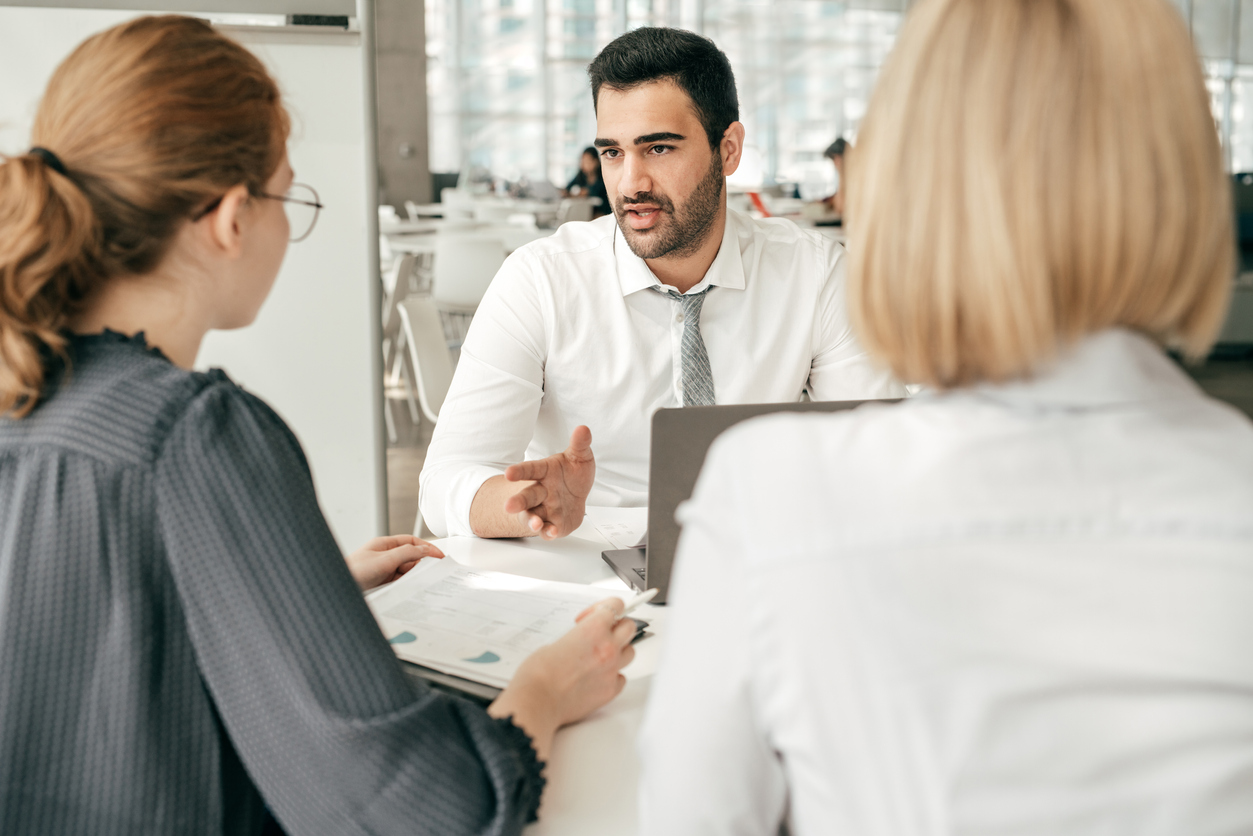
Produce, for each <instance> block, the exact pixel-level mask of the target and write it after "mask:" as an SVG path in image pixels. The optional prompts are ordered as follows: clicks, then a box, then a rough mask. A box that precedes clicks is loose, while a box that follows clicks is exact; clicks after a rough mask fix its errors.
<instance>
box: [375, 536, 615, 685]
mask: <svg viewBox="0 0 1253 836" xmlns="http://www.w3.org/2000/svg"><path fill="white" fill-rule="evenodd" d="M608 595H618V597H620V598H625V597H627V595H629V593H627V592H623V593H621V594H618V593H615V592H612V591H609V590H605V589H599V588H593V587H589V586H584V585H583V584H577V583H558V582H556V581H541V580H535V579H533V578H524V577H522V576H520V575H508V574H505V573H503V572H487V571H482V570H479V569H471V568H470V567H468V566H464V565H462V564H460V563H457V562H456V561H455V560H453V559H452V558H451V557H445V558H442V559H440V558H432V557H428V558H424V559H423V560H422V561H420V562H419V563H418V565H417V566H415V567H413V568H412V569H410V570H409V571H408V572H407V573H405V575H404V576H403V577H401V578H400V579H399V580H397V581H396V582H395V583H393V584H391V585H389V586H388V587H387V588H386V589H383V590H380V591H379V593H378V594H376V595H371V596H370V597H369V598H368V603H369V605H370V608H371V609H372V610H373V611H374V616H375V618H376V619H377V620H378V622H379V625H380V626H381V627H382V629H383V634H384V635H385V636H386V638H387V640H388V641H389V642H390V643H391V645H392V647H393V648H394V649H395V651H396V655H397V656H399V657H400V658H401V659H405V660H407V661H410V662H416V663H417V664H419V665H425V666H426V667H428V668H434V669H435V670H437V671H442V672H444V673H448V674H452V675H454V676H460V677H463V678H465V679H471V680H474V681H475V682H482V683H483V684H485V685H491V686H494V687H497V688H504V687H505V686H506V685H508V684H509V680H510V679H511V678H513V674H514V672H515V671H517V669H518V665H519V664H521V663H522V660H523V659H525V658H526V657H527V656H529V655H530V654H531V653H532V652H533V651H535V650H537V649H539V648H540V647H543V646H544V645H546V644H552V643H553V642H555V641H556V640H557V639H559V638H561V637H562V636H563V635H565V634H566V633H567V632H568V631H569V630H570V629H571V628H572V627H574V617H575V616H576V615H578V614H579V613H580V612H582V611H583V610H584V609H586V608H587V606H588V605H589V604H594V603H596V602H597V601H602V600H604V599H605V598H606V597H607V596H608Z"/></svg>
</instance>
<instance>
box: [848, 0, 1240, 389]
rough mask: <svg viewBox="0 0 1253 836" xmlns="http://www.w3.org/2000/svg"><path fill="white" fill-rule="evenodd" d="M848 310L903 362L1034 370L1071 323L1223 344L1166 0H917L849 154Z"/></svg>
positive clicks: (1215, 221)
mask: <svg viewBox="0 0 1253 836" xmlns="http://www.w3.org/2000/svg"><path fill="white" fill-rule="evenodd" d="M847 214H848V217H849V245H848V249H849V255H850V259H849V279H848V298H849V306H850V315H851V317H852V321H853V325H854V327H855V328H856V330H857V332H858V335H859V337H860V338H861V340H862V342H863V344H864V345H865V347H866V348H867V350H868V351H870V352H871V353H872V354H873V355H876V356H877V357H879V358H880V359H881V360H884V361H886V363H887V364H888V365H889V366H890V368H891V369H892V371H893V372H894V373H895V374H896V375H897V376H898V377H899V378H900V379H902V380H904V381H907V382H911V383H923V384H927V385H930V386H933V387H937V388H950V387H955V386H963V385H968V384H973V383H977V382H980V381H992V382H995V381H1004V380H1009V379H1013V378H1017V377H1023V376H1028V375H1029V374H1030V373H1031V372H1032V370H1033V369H1036V368H1038V367H1040V366H1041V365H1042V364H1045V363H1047V362H1048V361H1049V360H1051V359H1052V358H1054V357H1055V356H1057V354H1058V353H1059V352H1060V351H1064V350H1065V348H1066V347H1067V346H1068V345H1070V344H1073V343H1074V342H1075V341H1076V340H1078V339H1079V338H1080V337H1082V336H1084V335H1085V334H1089V333H1092V332H1095V331H1098V330H1101V329H1104V328H1110V327H1114V326H1121V327H1125V328H1129V329H1133V330H1135V331H1138V332H1140V333H1142V334H1145V335H1147V336H1149V337H1151V338H1152V339H1154V340H1156V341H1158V342H1159V343H1160V344H1162V345H1164V346H1171V347H1176V348H1178V349H1180V350H1182V351H1183V352H1184V353H1185V354H1186V355H1188V356H1189V357H1191V358H1194V359H1195V358H1199V357H1202V356H1204V355H1205V353H1206V352H1207V351H1208V350H1209V348H1210V346H1211V345H1212V344H1213V341H1214V340H1215V338H1216V336H1217V334H1218V331H1219V329H1220V328H1221V326H1222V322H1223V318H1224V315H1225V313H1226V308H1227V304H1228V299H1229V294H1230V285H1231V278H1232V269H1233V255H1234V251H1235V246H1234V237H1233V229H1232V216H1231V196H1230V191H1229V186H1228V183H1227V178H1226V175H1225V174H1224V172H1223V166H1222V157H1221V151H1220V148H1219V143H1218V137H1217V134H1216V132H1215V130H1214V122H1213V119H1212V117H1211V116H1210V111H1209V106H1208V96H1207V95H1206V90H1205V86H1204V83H1203V81H1202V78H1201V71H1200V62H1199V59H1198V58H1197V56H1196V53H1195V52H1194V51H1193V48H1192V42H1191V39H1190V38H1189V36H1188V32H1187V29H1186V27H1185V26H1184V24H1183V21H1182V19H1181V18H1180V16H1179V14H1178V12H1176V11H1175V10H1174V9H1173V8H1172V7H1171V6H1169V5H1168V3H1167V2H1166V0H921V2H919V3H918V4H917V6H916V7H915V9H914V10H913V11H912V12H911V14H910V16H909V18H908V19H907V21H906V23H905V24H904V26H903V28H902V32H901V35H900V37H899V39H898V41H897V44H896V48H895V50H894V51H893V53H892V54H891V56H890V57H889V59H888V61H887V63H886V65H885V66H884V68H883V72H882V75H881V76H880V79H879V82H878V85H877V87H876V89H875V92H874V96H873V98H872V101H871V103H870V106H869V109H868V111H867V113H866V117H865V120H864V122H863V123H862V128H861V131H860V136H859V137H858V143H857V147H856V149H855V150H854V151H853V152H852V153H851V154H850V159H849V177H848V196H847Z"/></svg>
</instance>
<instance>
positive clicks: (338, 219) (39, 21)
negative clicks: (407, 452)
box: [0, 4, 387, 549]
mask: <svg viewBox="0 0 1253 836" xmlns="http://www.w3.org/2000/svg"><path fill="white" fill-rule="evenodd" d="M171 5H173V4H171ZM201 5H203V4H201ZM256 11H258V12H261V11H264V10H262V9H257V10H256ZM134 15H135V13H134V12H118V11H102V10H95V9H44V8H40V9H33V8H16V7H4V6H0V151H3V152H6V153H14V152H21V151H24V150H26V148H27V147H29V144H30V139H29V137H30V124H31V122H32V120H33V117H34V113H35V109H36V107H37V105H38V100H39V97H40V95H41V94H42V92H43V88H44V86H45V85H46V83H47V80H48V78H49V76H50V75H51V73H52V71H53V69H54V68H55V67H56V65H57V64H58V63H59V62H60V61H61V60H62V59H63V58H64V57H65V55H67V54H68V53H69V52H70V50H71V49H72V48H73V47H74V46H75V45H76V44H78V43H79V42H80V41H81V40H83V39H84V38H85V37H87V36H88V35H90V34H92V33H93V32H96V31H99V30H100V29H103V28H106V27H108V26H110V25H112V24H114V23H117V22H119V21H121V20H125V19H128V18H130V17H133V16H134ZM224 31H226V32H227V33H228V34H230V35H231V36H232V37H237V38H238V39H239V40H241V41H243V42H245V43H246V44H247V46H248V47H249V48H250V49H252V50H253V51H254V52H255V53H256V54H257V55H259V56H260V57H261V58H262V60H264V61H265V62H266V63H267V65H268V66H269V67H270V68H271V70H272V71H273V72H274V74H275V77H276V78H277V79H278V80H279V83H280V85H281V87H282V89H283V93H284V96H285V98H286V101H287V105H288V107H289V109H290V110H291V112H292V116H293V121H294V126H295V130H294V132H293V138H292V142H291V143H290V146H289V148H290V155H291V161H292V165H293V167H294V168H295V170H296V177H297V180H298V181H300V182H303V183H308V184H309V185H311V186H313V187H314V188H315V189H317V191H318V193H319V195H320V196H321V199H322V203H323V204H325V205H326V209H325V210H323V212H322V214H321V217H319V219H318V225H317V228H315V229H314V232H313V234H312V235H311V236H310V237H309V238H308V239H306V240H305V241H302V242H300V243H299V244H293V245H292V246H291V247H290V248H289V250H288V254H287V259H286V261H285V262H284V265H283V268H282V271H281V273H280V274H279V277H278V280H277V282H276V283H275V286H274V290H273V292H272V293H271V294H270V298H269V300H268V301H267V302H266V304H265V307H264V308H262V310H261V314H260V316H259V317H258V318H257V321H256V323H254V324H253V325H252V326H251V327H249V328H246V329H243V330H240V331H233V332H215V333H212V334H210V335H209V337H208V338H207V339H206V340H205V343H204V346H203V348H202V350H201V353H200V357H199V360H198V365H199V366H201V367H207V366H220V367H222V368H224V369H225V370H226V371H227V372H228V373H229V374H230V375H231V377H232V378H234V380H235V381H236V382H238V383H239V384H241V385H242V386H244V387H246V388H247V389H248V390H250V391H252V392H253V393H255V394H257V395H259V396H261V397H262V398H264V399H265V400H266V401H268V402H269V403H270V404H271V405H272V406H273V407H274V408H275V409H276V410H277V411H278V412H279V414H280V415H282V416H283V418H284V419H285V420H286V421H287V422H288V423H289V424H290V425H291V427H292V429H293V430H294V431H295V433H296V435H297V437H298V438H299V439H300V441H301V443H302V444H303V445H304V448H305V452H306V454H307V455H308V458H309V462H310V466H311V467H312V470H313V475H314V481H315V483H316V484H317V489H318V496H319V498H320V500H321V503H322V509H323V512H324V513H325V514H326V517H327V519H328V520H329V521H330V523H331V527H332V529H333V530H334V531H335V534H336V537H337V538H338V539H339V542H340V545H341V547H344V548H346V549H353V548H356V547H357V546H358V545H360V544H361V543H362V542H363V541H364V540H366V539H367V538H369V537H372V536H375V535H376V534H382V533H385V530H384V529H385V526H386V508H387V502H386V478H385V472H384V467H385V463H384V448H383V442H382V435H381V430H382V422H381V411H380V410H381V377H380V375H379V374H378V371H377V364H378V362H379V361H378V359H377V358H376V355H377V354H378V352H379V348H378V345H379V339H378V334H377V329H378V322H377V319H378V313H377V312H378V309H379V308H378V300H377V293H378V291H377V289H376V288H375V287H374V285H375V284H376V283H375V282H373V281H372V279H371V277H372V275H373V268H372V266H371V264H372V258H373V259H377V244H376V243H375V242H376V241H377V234H376V233H375V231H374V230H373V227H372V224H371V221H370V218H371V215H373V214H374V213H375V209H374V200H375V197H374V195H375V186H374V175H373V170H374V163H373V153H372V146H373V143H374V134H373V127H372V126H373V119H374V115H373V107H372V102H371V101H368V100H367V98H366V96H365V95H364V93H363V91H364V90H365V83H364V78H363V74H364V73H365V69H364V68H365V67H366V64H365V62H364V60H363V49H364V48H366V47H363V45H362V37H361V35H360V34H359V33H356V32H326V31H319V32H296V33H293V32H292V31H291V30H290V29H287V28H281V29H267V28H264V27H249V28H246V29H245V28H239V27H231V28H225V29H224ZM367 148H370V149H371V151H370V153H369V154H368V155H367ZM53 150H55V149H53Z"/></svg>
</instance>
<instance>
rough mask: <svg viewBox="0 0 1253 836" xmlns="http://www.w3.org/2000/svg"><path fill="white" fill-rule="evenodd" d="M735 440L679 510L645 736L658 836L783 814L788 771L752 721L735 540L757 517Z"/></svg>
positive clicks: (746, 827) (743, 591) (650, 814)
mask: <svg viewBox="0 0 1253 836" xmlns="http://www.w3.org/2000/svg"><path fill="white" fill-rule="evenodd" d="M735 434H736V431H734V430H733V431H732V432H731V434H730V436H729V437H730V438H734V436H735ZM727 438H728V436H724V437H723V439H720V440H719V441H717V442H716V443H715V444H714V446H713V448H712V449H711V451H710V453H709V458H708V459H707V460H706V464H705V467H704V469H703V470H702V472H701V476H700V480H699V482H698V483H697V486H696V491H695V493H694V496H693V499H692V500H691V502H689V503H687V504H686V505H684V506H682V507H681V508H680V517H681V520H682V522H683V536H682V537H681V538H680V540H679V548H678V554H677V555H676V557H675V561H676V564H675V576H674V579H673V580H672V583H671V591H670V596H669V599H668V602H667V603H668V604H669V605H670V606H667V611H668V615H667V624H666V645H665V648H664V649H663V650H662V657H661V664H660V667H659V669H658V673H657V677H656V679H655V681H654V683H653V687H652V692H651V694H650V695H649V701H648V707H647V709H646V711H645V717H644V724H643V728H642V730H641V733H640V739H639V749H640V756H641V757H640V759H641V763H642V770H641V778H640V832H641V833H647V834H650V836H667V834H674V836H701V834H719V836H731V835H732V834H744V836H748V834H754V836H760V834H773V833H777V832H778V829H779V823H780V822H781V821H782V817H783V814H784V807H785V800H786V782H785V777H784V773H783V768H782V765H781V763H780V762H779V759H778V757H777V756H776V755H775V753H774V752H773V750H772V747H771V745H770V742H769V739H768V736H767V734H766V733H765V732H764V731H763V729H762V728H761V724H760V722H759V720H758V718H757V717H756V716H755V715H756V712H755V700H754V694H753V692H754V686H753V680H752V673H753V671H754V670H755V669H756V668H757V665H755V664H754V652H753V649H752V634H753V628H752V624H751V618H750V612H751V603H752V598H751V595H750V592H751V590H750V589H749V585H750V584H749V582H748V581H747V580H746V577H745V573H744V568H745V560H744V554H743V549H742V545H741V543H742V540H741V539H739V538H737V537H735V536H734V534H733V532H734V531H735V530H736V520H737V518H739V517H738V515H739V514H742V513H745V512H746V511H747V510H748V509H745V508H742V507H740V506H741V505H742V504H743V503H737V502H736V500H735V498H734V492H735V491H734V486H735V483H736V480H735V470H734V468H733V466H732V465H733V458H732V452H731V449H730V445H728V444H727V443H726V439H727Z"/></svg>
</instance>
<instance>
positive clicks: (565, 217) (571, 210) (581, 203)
mask: <svg viewBox="0 0 1253 836" xmlns="http://www.w3.org/2000/svg"><path fill="white" fill-rule="evenodd" d="M591 219H592V201H591V200H589V199H588V198H582V197H567V198H566V199H565V200H563V201H561V206H559V207H558V208H557V225H558V226H560V225H561V224H563V223H566V222H567V221H590V220H591Z"/></svg>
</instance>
